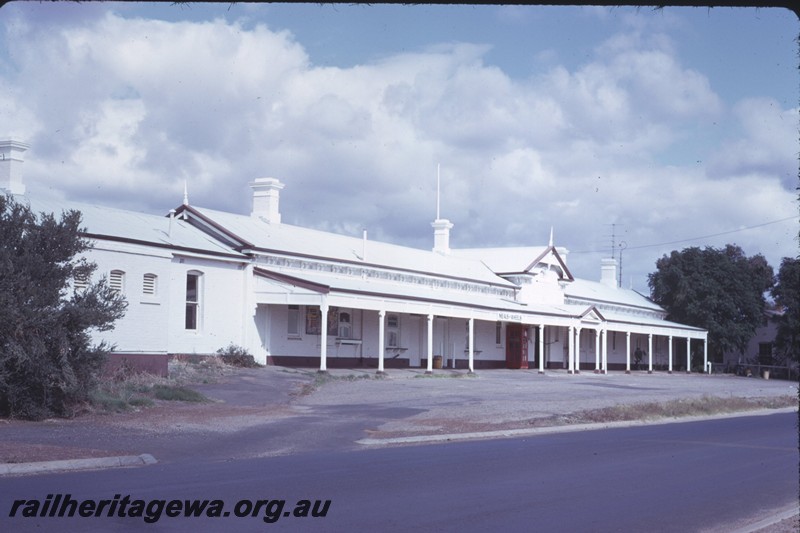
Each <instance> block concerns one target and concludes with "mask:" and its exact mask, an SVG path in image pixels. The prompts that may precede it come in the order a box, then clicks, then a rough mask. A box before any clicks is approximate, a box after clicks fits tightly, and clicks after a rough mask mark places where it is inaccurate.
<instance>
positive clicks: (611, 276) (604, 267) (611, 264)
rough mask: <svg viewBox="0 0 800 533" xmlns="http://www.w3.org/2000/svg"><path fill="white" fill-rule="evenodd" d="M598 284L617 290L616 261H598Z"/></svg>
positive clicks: (607, 259)
mask: <svg viewBox="0 0 800 533" xmlns="http://www.w3.org/2000/svg"><path fill="white" fill-rule="evenodd" d="M600 283H602V284H603V285H606V286H608V287H613V288H615V289H616V288H617V287H619V285H617V260H616V259H609V258H606V259H601V260H600Z"/></svg>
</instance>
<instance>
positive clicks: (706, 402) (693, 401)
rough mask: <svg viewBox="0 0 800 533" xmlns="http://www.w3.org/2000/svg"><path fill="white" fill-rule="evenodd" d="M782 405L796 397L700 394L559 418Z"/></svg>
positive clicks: (793, 403) (611, 418) (679, 414)
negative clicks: (738, 396) (695, 396)
mask: <svg viewBox="0 0 800 533" xmlns="http://www.w3.org/2000/svg"><path fill="white" fill-rule="evenodd" d="M782 407H797V398H795V397H794V396H788V395H787V396H777V397H774V398H735V397H730V398H720V397H717V396H702V397H700V398H687V399H680V400H670V401H667V402H649V403H639V404H630V405H615V406H612V407H603V408H600V409H590V410H587V411H579V412H576V413H572V414H570V415H568V416H567V417H562V418H564V419H565V420H564V421H565V422H566V423H571V424H585V423H593V422H620V421H630V420H658V419H664V418H684V417H689V416H708V415H716V414H728V413H739V412H742V411H755V410H758V409H780V408H782Z"/></svg>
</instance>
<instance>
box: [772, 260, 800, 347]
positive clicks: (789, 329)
mask: <svg viewBox="0 0 800 533" xmlns="http://www.w3.org/2000/svg"><path fill="white" fill-rule="evenodd" d="M772 297H773V298H775V303H776V304H777V305H778V306H780V307H782V308H783V311H784V313H783V316H782V317H780V319H779V320H778V334H777V336H776V337H775V355H776V356H777V357H778V359H779V360H782V361H788V360H794V361H796V362H800V259H791V258H789V257H784V258H783V260H782V261H781V267H780V268H779V269H778V276H777V283H776V284H775V286H774V287H773V288H772Z"/></svg>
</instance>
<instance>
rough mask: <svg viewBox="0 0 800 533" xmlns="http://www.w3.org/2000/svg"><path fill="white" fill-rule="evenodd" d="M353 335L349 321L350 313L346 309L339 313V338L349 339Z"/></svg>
mask: <svg viewBox="0 0 800 533" xmlns="http://www.w3.org/2000/svg"><path fill="white" fill-rule="evenodd" d="M352 336H353V326H352V323H351V321H350V313H348V312H347V311H344V312H340V313H339V338H341V339H349V338H351V337H352Z"/></svg>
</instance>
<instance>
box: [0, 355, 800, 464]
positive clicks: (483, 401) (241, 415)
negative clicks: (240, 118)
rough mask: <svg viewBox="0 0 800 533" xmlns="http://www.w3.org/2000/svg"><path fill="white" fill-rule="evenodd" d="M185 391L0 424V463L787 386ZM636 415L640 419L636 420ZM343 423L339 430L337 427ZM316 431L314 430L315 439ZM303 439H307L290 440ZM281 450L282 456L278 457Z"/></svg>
mask: <svg viewBox="0 0 800 533" xmlns="http://www.w3.org/2000/svg"><path fill="white" fill-rule="evenodd" d="M202 381H208V383H202V382H198V383H194V384H193V385H192V388H193V389H195V390H197V391H199V392H201V393H202V394H204V395H205V396H207V397H208V398H210V399H211V401H209V402H204V403H188V402H176V401H161V400H156V401H155V402H154V405H152V406H150V407H145V408H141V409H138V410H136V411H131V412H126V413H111V414H105V413H97V412H89V413H86V414H83V415H81V416H78V417H76V418H74V419H66V420H65V419H52V420H45V421H42V422H25V421H18V420H0V462H4V463H21V462H38V461H49V460H63V459H83V458H93V457H104V456H109V455H137V454H139V453H142V452H143V451H147V450H142V449H141V448H142V447H143V446H145V444H146V445H147V446H150V445H151V443H153V442H155V441H158V442H159V443H160V444H159V445H160V446H161V449H173V450H179V449H180V448H181V447H183V446H189V447H197V446H200V445H201V444H202V440H201V441H198V438H197V437H198V436H201V435H207V436H209V437H212V436H217V437H219V436H227V435H230V436H231V437H233V436H234V435H235V434H236V433H238V432H243V431H247V430H248V429H253V428H264V427H267V426H269V425H270V424H272V425H273V426H274V425H275V424H276V423H277V422H281V421H290V420H296V419H303V418H305V419H306V420H308V419H309V417H315V416H316V417H320V416H321V415H322V416H324V418H325V419H330V422H329V423H330V424H332V426H330V427H334V425H335V424H336V417H339V418H340V419H341V420H343V421H345V422H349V421H351V420H353V419H365V420H367V422H364V423H363V424H362V425H359V426H353V429H352V432H353V434H352V435H345V438H346V440H349V441H351V442H356V441H358V440H359V439H362V438H372V439H376V438H392V437H407V436H414V435H437V434H452V433H467V432H481V431H492V430H499V429H502V430H506V429H519V428H531V427H542V426H551V425H563V424H570V423H576V422H580V421H582V419H581V418H580V417H579V416H577V413H582V412H584V413H585V412H586V411H587V410H597V409H599V408H608V407H615V406H625V405H627V406H630V405H641V404H647V403H649V404H650V405H658V404H664V403H665V402H670V401H675V400H676V399H681V400H691V399H695V400H697V399H702V398H726V399H727V401H729V402H731V403H733V402H739V401H752V400H754V399H771V400H774V399H781V398H782V399H783V400H784V401H786V399H787V398H788V399H789V400H792V399H794V401H795V403H794V405H796V399H797V395H798V392H797V384H795V383H790V382H785V381H777V380H763V379H760V378H741V377H735V376H704V375H698V374H692V375H686V374H672V375H669V374H666V373H655V374H652V375H651V374H647V373H641V374H639V373H634V374H630V375H626V374H624V373H610V374H607V375H602V374H600V375H598V374H594V373H590V372H584V373H581V374H580V375H568V374H567V373H566V372H563V371H548V372H547V373H546V374H545V375H539V374H538V373H537V372H536V371H519V370H492V371H485V372H481V373H478V374H477V375H476V376H472V377H468V376H466V374H465V373H464V372H460V371H449V370H441V371H437V372H436V373H435V374H434V375H433V376H427V375H425V374H424V372H423V371H421V370H416V369H413V370H411V369H409V370H390V371H389V373H388V375H386V376H377V375H376V374H375V372H374V370H366V369H359V370H331V371H330V372H329V373H328V374H327V375H320V374H318V373H317V372H315V371H313V370H302V369H287V368H281V367H264V368H251V369H245V368H233V367H228V368H225V369H222V370H220V371H218V372H217V373H216V374H215V375H214V376H213V379H208V376H203V379H202ZM641 416H643V417H646V416H648V413H647V412H646V411H643V412H642V415H641ZM345 425H346V424H345ZM321 431H324V429H323V430H321ZM298 438H306V436H303V437H298ZM289 448H291V446H287V449H289Z"/></svg>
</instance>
